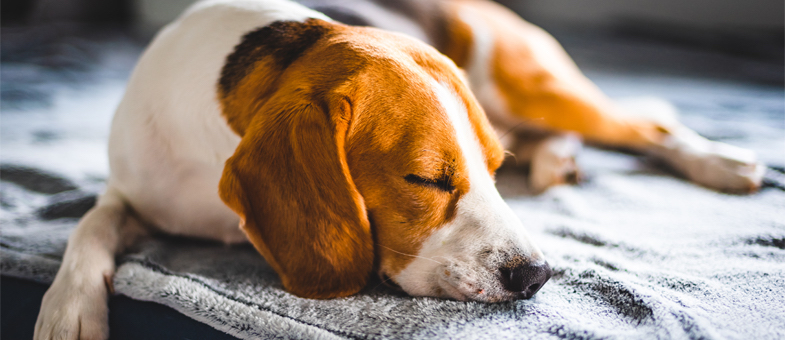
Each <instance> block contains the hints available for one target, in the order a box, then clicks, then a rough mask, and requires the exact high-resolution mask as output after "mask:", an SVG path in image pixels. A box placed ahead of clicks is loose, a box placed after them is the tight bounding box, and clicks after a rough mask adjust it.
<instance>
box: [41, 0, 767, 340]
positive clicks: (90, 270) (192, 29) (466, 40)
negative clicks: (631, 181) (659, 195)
mask: <svg viewBox="0 0 785 340" xmlns="http://www.w3.org/2000/svg"><path fill="white" fill-rule="evenodd" d="M441 6H442V8H444V13H446V18H447V20H446V25H447V32H448V36H449V38H448V39H447V41H448V43H447V44H445V46H444V49H443V51H442V52H444V53H445V54H446V55H447V57H449V58H447V57H445V56H444V55H442V54H440V53H439V52H437V51H436V50H435V49H433V48H431V47H429V46H427V45H426V44H424V43H422V42H420V41H418V40H416V39H413V38H410V37H407V36H404V35H401V34H395V33H388V32H385V31H381V30H377V29H371V28H357V27H350V26H345V25H341V24H338V23H335V22H332V21H331V19H329V18H327V17H326V16H324V15H322V14H321V13H318V12H315V11H312V10H310V9H307V8H305V7H303V6H300V5H298V4H295V3H292V2H289V1H285V0H267V1H255V0H209V1H205V2H200V3H198V4H196V5H194V6H192V7H191V8H190V9H189V10H187V11H186V13H184V14H183V15H182V16H181V17H180V18H179V19H177V20H176V21H175V22H174V23H172V24H170V25H169V26H167V27H166V28H164V29H163V30H162V31H161V32H160V33H159V34H158V36H157V37H156V38H155V40H154V41H153V42H152V43H151V45H150V46H149V47H148V48H147V50H146V51H145V52H144V54H143V55H142V57H141V59H140V61H139V63H138V65H137V67H136V69H135V70H134V72H133V74H132V77H131V79H130V81H129V83H128V87H127V90H126V94H125V96H124V97H123V100H122V102H121V103H120V105H119V107H118V109H117V112H116V115H115V118H114V121H113V123H112V129H111V136H110V141H109V157H110V166H111V175H110V178H109V180H108V183H107V190H106V192H105V193H104V194H103V195H102V196H101V197H100V199H99V200H98V203H97V204H96V206H95V207H94V208H93V209H92V210H90V211H89V212H88V213H87V214H86V215H85V216H84V217H83V218H82V220H81V221H80V222H79V225H78V226H77V228H76V230H75V231H74V232H73V234H72V236H71V238H70V239H69V242H68V247H67V249H66V252H65V255H64V258H63V264H62V266H61V268H60V270H59V271H58V273H57V276H56V278H55V280H54V283H53V284H52V286H51V287H50V288H49V290H48V291H47V293H46V295H45V296H44V300H43V302H42V306H41V311H40V314H39V317H38V321H37V323H36V330H35V338H36V339H49V338H64V339H75V338H81V339H88V338H89V339H98V338H107V337H108V325H107V313H108V311H107V294H108V293H109V292H110V291H111V287H112V285H111V280H112V275H113V273H114V266H115V264H114V256H115V255H116V254H118V253H120V252H122V250H123V249H124V248H125V247H126V246H128V245H129V244H131V243H133V242H134V241H135V240H136V239H137V237H138V236H140V235H144V234H147V233H149V232H151V231H158V232H165V233H169V234H174V235H182V236H189V237H198V238H205V239H213V240H219V241H222V242H226V243H238V242H247V241H250V242H251V243H252V244H253V245H254V246H255V247H256V249H257V250H259V252H260V253H261V254H262V255H263V256H264V257H265V259H266V260H267V261H268V263H270V265H271V266H272V267H273V268H274V269H275V270H276V271H277V272H278V274H279V275H280V277H281V280H282V283H283V285H284V287H285V288H286V289H287V290H289V291H290V292H292V293H294V294H297V295H300V296H304V297H312V298H331V297H336V296H346V295H351V294H354V293H356V292H358V291H359V290H360V289H362V287H363V286H364V285H365V283H366V282H367V279H368V277H369V275H371V273H372V272H373V271H376V272H377V273H378V274H379V275H382V276H383V277H386V278H388V279H389V280H391V281H392V282H394V283H396V284H397V285H399V286H400V287H401V288H402V289H403V290H404V291H406V292H407V293H409V294H411V295H418V296H436V297H445V298H453V299H458V300H477V301H487V302H493V301H506V300H511V299H516V298H521V297H524V298H528V297H531V295H533V294H534V293H535V292H536V291H537V290H538V289H539V288H540V287H541V286H542V284H544V283H545V281H547V279H548V278H549V277H550V270H549V269H548V267H547V264H546V263H545V259H544V256H543V254H542V252H541V251H540V250H539V249H538V248H537V247H536V246H535V245H534V244H533V242H532V241H531V239H530V237H529V236H528V235H527V233H526V230H525V228H524V226H523V225H522V223H521V222H520V221H519V220H518V219H517V217H516V216H515V214H514V213H513V212H512V211H511V209H510V208H509V207H508V206H507V205H506V203H505V202H504V201H503V200H502V198H501V197H500V195H499V193H498V192H497V190H496V188H495V185H494V172H495V170H496V169H497V168H498V167H499V166H500V165H501V162H502V159H503V155H504V152H503V148H502V144H501V143H500V142H499V140H498V139H497V137H496V135H495V133H494V131H493V127H492V126H491V124H490V122H492V123H494V124H495V128H496V129H497V131H502V130H503V131H506V130H510V129H513V128H519V127H520V126H521V123H523V126H525V128H526V129H534V130H537V131H546V132H547V133H546V134H544V136H545V137H543V138H535V139H525V138H521V139H514V138H510V137H516V136H517V135H518V134H510V135H508V136H507V137H508V138H507V140H504V141H502V142H504V143H505V144H506V145H507V147H508V148H511V149H512V151H513V152H514V153H515V154H517V155H518V158H519V160H523V161H529V162H531V164H532V165H531V167H532V171H531V175H530V176H531V183H532V186H533V187H534V188H535V189H536V190H544V189H545V188H547V187H549V186H551V185H555V184H559V183H563V182H566V181H569V178H570V174H574V173H575V171H576V166H575V163H574V160H573V157H574V154H575V152H577V150H578V149H579V148H580V143H581V142H580V139H581V138H582V139H585V140H587V141H589V142H592V143H597V144H601V145H606V146H611V147H623V148H628V149H634V150H638V151H641V152H646V153H651V154H653V155H655V156H656V157H659V158H661V159H662V160H664V161H666V162H668V163H669V164H671V165H672V166H673V167H675V168H676V169H677V170H679V171H681V172H683V173H684V174H685V175H686V176H687V177H688V178H689V179H690V180H693V181H695V182H697V183H700V184H702V185H705V186H708V187H711V188H715V189H719V190H732V191H752V190H755V189H756V188H757V187H758V186H759V185H760V181H761V176H762V170H763V166H762V165H760V164H759V163H758V162H756V161H755V157H754V154H752V153H751V152H749V151H746V150H742V149H738V148H735V147H731V146H728V145H725V144H720V143H716V142H710V141H708V140H705V139H703V138H702V137H700V136H698V135H697V134H696V133H694V132H692V131H691V130H689V129H688V128H686V127H684V126H683V125H681V124H679V123H678V122H677V121H676V120H675V118H673V116H672V115H669V114H668V113H667V112H668V111H669V110H668V108H667V107H662V106H657V105H653V106H648V107H650V108H651V107H654V108H655V110H654V112H653V113H652V114H648V115H643V114H637V115H635V114H631V113H632V112H634V111H635V110H638V109H636V108H632V109H623V106H620V105H617V104H614V103H612V102H611V101H610V100H608V99H607V98H606V97H605V96H604V95H603V94H602V93H601V92H600V91H599V90H598V89H597V88H596V87H595V86H594V85H593V84H591V83H590V82H589V81H588V80H587V79H586V78H585V77H584V76H582V75H581V74H580V72H579V71H578V70H577V68H576V67H575V65H574V64H573V63H572V61H571V60H570V59H569V58H568V57H567V56H566V54H565V53H564V52H563V50H562V49H561V48H560V47H559V45H558V44H557V43H556V42H555V40H553V38H552V37H550V36H549V35H548V34H547V33H545V32H544V31H542V30H540V29H539V28H537V27H534V26H532V25H530V24H528V23H526V22H524V21H523V20H521V19H520V18H518V17H517V16H515V15H514V14H512V13H511V12H509V11H507V10H506V9H503V8H502V7H500V6H499V5H496V4H493V3H491V2H489V1H470V0H467V1H461V0H455V1H444V2H442V3H441ZM281 21H284V22H294V23H296V24H295V26H297V27H310V28H312V29H316V30H318V31H319V32H322V33H320V34H324V36H323V37H322V38H320V39H318V41H315V42H313V44H312V45H311V46H309V47H308V49H307V50H304V51H302V53H301V54H300V55H299V56H298V57H297V58H295V59H294V60H291V63H290V64H288V65H286V67H283V68H281V67H278V66H279V65H278V64H276V61H275V60H273V59H274V58H273V57H271V56H269V55H265V56H264V57H261V58H260V59H259V60H256V61H255V62H254V63H251V64H249V65H246V66H247V69H245V70H243V72H244V73H243V72H241V73H242V74H241V76H239V77H236V78H235V79H233V81H232V82H231V86H229V87H227V86H223V87H222V86H219V85H218V83H219V80H220V79H222V76H225V73H226V70H225V68H226V67H227V66H226V65H227V57H228V56H229V55H230V54H232V53H233V51H235V49H236V46H238V44H240V43H241V41H242V39H243V37H244V36H245V35H246V34H247V33H248V32H251V31H254V30H256V29H258V28H260V27H265V26H267V25H270V24H272V23H274V22H281ZM391 22H400V21H395V20H392V21H391ZM298 25H299V26H298ZM380 26H384V25H380ZM415 26H416V25H415ZM383 28H390V29H393V28H394V27H383ZM415 35H416V34H415ZM423 36H427V35H426V34H423ZM456 64H457V66H456ZM459 67H461V68H463V69H465V71H466V72H465V74H464V73H462V71H460V70H459ZM467 78H468V79H467ZM472 93H473V94H472ZM475 95H476V98H475ZM480 105H481V106H482V108H481V107H480ZM658 107H660V109H656V108H658ZM483 110H484V112H485V113H487V118H486V115H485V113H483ZM644 113H646V112H644ZM489 119H490V122H489ZM238 224H239V226H240V228H238ZM524 267H526V268H524ZM522 268H524V269H522ZM527 268H528V269H527ZM532 268H534V269H532ZM522 276H525V277H526V278H522ZM511 281H516V282H512V283H511ZM315 282H316V283H315ZM510 287H516V288H515V289H510ZM518 288H520V289H518Z"/></svg>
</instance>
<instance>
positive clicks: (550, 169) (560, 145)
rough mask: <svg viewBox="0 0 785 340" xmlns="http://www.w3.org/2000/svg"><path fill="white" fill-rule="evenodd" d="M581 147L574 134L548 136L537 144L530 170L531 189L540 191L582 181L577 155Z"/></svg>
mask: <svg viewBox="0 0 785 340" xmlns="http://www.w3.org/2000/svg"><path fill="white" fill-rule="evenodd" d="M581 148H582V143H581V141H580V139H579V138H578V137H577V136H575V135H572V134H564V135H555V136H552V137H548V138H547V139H545V140H543V141H542V142H541V143H540V144H539V145H537V148H536V149H535V151H534V155H533V157H532V160H531V168H530V171H529V186H530V188H531V191H532V192H534V193H540V192H543V191H545V190H546V189H548V188H549V187H551V186H554V185H560V184H577V183H578V182H580V179H581V173H580V170H579V169H578V165H577V163H576V162H575V157H576V156H577V155H578V152H579V151H580V150H581Z"/></svg>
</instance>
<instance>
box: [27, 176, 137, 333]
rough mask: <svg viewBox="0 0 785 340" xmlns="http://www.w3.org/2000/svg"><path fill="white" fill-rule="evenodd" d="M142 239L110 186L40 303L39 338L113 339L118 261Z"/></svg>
mask: <svg viewBox="0 0 785 340" xmlns="http://www.w3.org/2000/svg"><path fill="white" fill-rule="evenodd" d="M143 233H144V229H143V228H142V226H141V224H140V223H139V222H138V221H137V220H136V218H134V217H133V216H131V215H129V213H128V210H127V207H126V205H125V202H124V201H123V198H122V196H121V195H120V194H119V193H118V192H117V191H116V190H115V189H113V188H112V187H111V186H110V187H109V188H108V189H107V191H106V193H105V194H104V195H102V196H101V197H100V198H99V200H98V202H97V203H96V205H95V207H93V208H92V209H91V210H90V211H88V212H87V214H86V215H85V216H84V217H82V219H81V220H80V221H79V225H78V226H77V227H76V229H75V230H74V231H73V232H72V234H71V236H70V238H69V240H68V246H67V247H66V250H65V255H64V256H63V263H62V265H61V266H60V270H59V271H58V272H57V276H55V280H54V282H53V283H52V286H51V287H49V289H48V290H47V291H46V294H45V295H44V298H43V301H42V302H41V311H40V312H39V314H38V320H37V321H36V325H35V336H34V338H35V339H53V338H57V339H106V338H108V337H109V325H108V309H107V294H108V293H110V292H112V290H113V288H112V276H113V275H114V269H115V263H114V256H115V254H117V253H118V252H120V251H122V249H123V248H124V247H125V246H127V245H129V244H130V243H131V242H133V241H134V240H135V239H136V238H137V236H139V235H142V234H143Z"/></svg>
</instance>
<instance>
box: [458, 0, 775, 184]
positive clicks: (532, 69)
mask: <svg viewBox="0 0 785 340" xmlns="http://www.w3.org/2000/svg"><path fill="white" fill-rule="evenodd" d="M445 6H446V13H447V17H448V20H447V22H448V32H449V33H448V39H447V40H448V43H447V44H446V45H447V47H446V48H445V53H446V54H447V55H448V56H450V57H451V58H452V59H453V60H454V61H456V64H458V66H461V67H464V68H465V69H466V71H467V74H468V78H469V81H470V84H471V86H472V91H473V92H474V93H475V95H476V96H477V98H478V100H479V101H480V103H481V104H482V106H483V108H484V109H485V111H486V112H487V114H488V117H489V118H490V120H491V121H492V122H494V123H495V124H499V123H501V125H505V126H514V125H516V124H525V125H526V126H528V127H533V128H538V129H542V130H546V131H571V132H575V133H578V134H580V135H581V136H582V137H583V139H584V140H585V141H587V142H589V143H594V144H599V145H604V146H609V147H615V148H625V149H630V150H635V151H638V152H642V153H647V154H650V155H653V156H654V157H657V158H659V159H661V160H663V161H665V162H666V163H667V164H669V165H670V166H672V167H673V168H674V169H676V170H678V171H680V172H681V173H683V174H684V175H685V176H686V177H687V178H689V179H690V180H692V181H694V182H697V183H699V184H702V185H705V186H707V187H710V188H714V189H718V190H724V191H740V192H750V191H754V190H756V189H757V188H758V187H760V184H761V182H762V179H763V172H764V171H765V167H764V166H763V165H762V164H761V163H759V162H758V161H757V160H756V156H755V154H754V153H753V152H752V151H749V150H744V149H741V148H737V147H733V146H730V145H727V144H723V143H718V142H712V141H709V140H707V139H705V138H703V137H701V136H699V135H698V134H697V133H695V132H694V131H692V130H691V129H689V128H687V127H685V126H684V125H682V124H680V123H679V122H678V121H677V120H676V119H674V118H673V115H670V114H669V113H668V112H664V111H662V112H657V109H656V108H654V109H651V108H650V109H645V110H642V111H650V112H649V113H650V114H648V115H640V114H636V113H638V112H635V110H636V108H631V107H629V106H627V107H625V106H621V105H617V104H616V103H614V102H612V101H611V100H610V99H609V98H607V97H606V96H605V95H604V94H603V93H602V91H600V89H599V88H597V86H595V85H594V84H593V83H592V82H591V81H590V80H589V79H588V78H586V77H585V76H584V75H583V74H582V73H581V72H580V71H579V70H578V67H577V66H576V65H575V63H574V62H573V61H572V60H571V59H570V57H569V56H568V55H567V53H566V52H565V51H564V50H563V49H562V47H561V46H560V45H559V43H558V42H556V40H555V39H554V38H553V37H552V36H550V35H549V34H548V33H546V32H545V31H543V30H542V29H540V28H538V27H536V26H534V25H532V24H530V23H528V22H526V21H524V20H523V19H521V18H520V17H518V16H517V15H516V14H515V13H513V12H511V11H509V10H507V9H506V8H504V7H503V6H501V5H498V4H496V3H493V2H491V1H450V2H446V3H445ZM643 107H645V105H643V106H641V105H638V107H637V110H638V111H641V110H640V109H641V108H643ZM516 122H517V123H516Z"/></svg>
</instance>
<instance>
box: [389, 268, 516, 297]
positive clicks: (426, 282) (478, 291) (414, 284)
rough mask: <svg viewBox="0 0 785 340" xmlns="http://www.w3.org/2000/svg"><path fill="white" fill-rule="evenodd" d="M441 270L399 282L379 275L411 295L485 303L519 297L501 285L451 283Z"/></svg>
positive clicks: (397, 288) (393, 286) (394, 287)
mask: <svg viewBox="0 0 785 340" xmlns="http://www.w3.org/2000/svg"><path fill="white" fill-rule="evenodd" d="M443 272H444V269H441V268H439V269H437V270H436V271H435V272H434V273H433V275H429V276H423V277H420V278H416V279H415V278H409V279H404V280H402V281H401V282H396V281H395V280H394V279H392V278H390V277H388V276H387V275H384V274H381V275H380V276H381V277H382V280H384V282H385V284H386V285H387V286H389V287H391V288H393V289H396V290H399V291H402V292H404V293H406V294H409V295H411V296H423V297H435V298H441V299H448V300H457V301H477V302H486V303H497V302H504V301H512V300H517V299H520V298H521V295H520V294H516V293H513V292H508V291H505V290H503V289H501V287H494V285H492V284H490V285H479V284H476V283H470V282H464V281H457V282H453V283H451V282H450V279H449V278H445V277H443V276H441V275H439V274H440V273H443ZM399 279H400V278H399ZM484 286H488V288H483V287H484Z"/></svg>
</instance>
